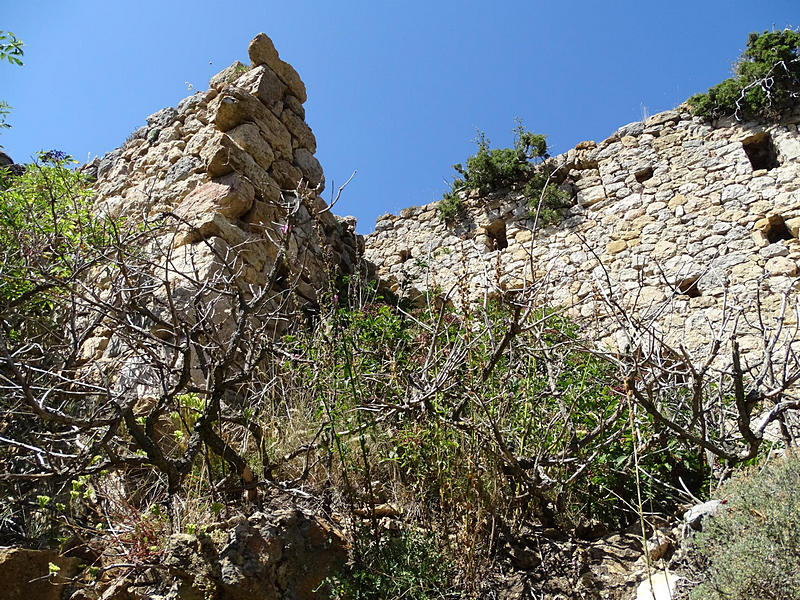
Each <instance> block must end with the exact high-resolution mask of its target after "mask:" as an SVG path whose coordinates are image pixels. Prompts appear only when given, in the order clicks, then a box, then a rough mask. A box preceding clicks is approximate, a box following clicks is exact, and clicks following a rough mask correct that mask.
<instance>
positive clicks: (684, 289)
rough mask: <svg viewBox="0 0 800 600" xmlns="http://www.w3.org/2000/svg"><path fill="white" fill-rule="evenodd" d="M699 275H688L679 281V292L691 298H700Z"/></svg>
mask: <svg viewBox="0 0 800 600" xmlns="http://www.w3.org/2000/svg"><path fill="white" fill-rule="evenodd" d="M699 279H700V278H699V277H687V278H686V279H682V280H681V281H679V282H678V284H677V288H678V293H679V294H682V295H684V296H688V297H689V298H699V297H700V290H699V289H698V288H697V282H698V280H699Z"/></svg>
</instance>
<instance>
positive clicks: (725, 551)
mask: <svg viewBox="0 0 800 600" xmlns="http://www.w3.org/2000/svg"><path fill="white" fill-rule="evenodd" d="M720 496H721V497H722V498H724V500H725V504H724V506H723V510H721V511H720V512H719V513H718V514H717V515H716V516H715V517H714V518H713V519H709V520H707V521H705V523H704V525H703V528H704V529H703V531H702V532H700V533H698V534H697V538H696V541H695V546H696V549H697V550H698V552H699V553H700V554H701V555H702V556H703V557H704V558H705V559H707V561H708V562H707V565H706V569H705V575H706V577H707V579H706V581H705V582H704V583H702V584H701V585H700V586H698V587H697V588H696V589H695V590H693V592H692V598H696V599H702V600H712V599H722V598H724V599H726V600H736V599H742V600H744V599H749V598H780V599H786V600H789V599H792V598H794V599H797V598H800V568H799V567H800V458H798V457H797V456H790V457H788V458H785V459H783V460H780V461H778V462H776V463H773V464H771V465H768V466H767V467H766V468H765V469H764V470H763V471H762V472H758V471H751V472H750V473H747V474H744V475H741V476H739V477H737V478H735V479H733V480H732V481H730V482H729V483H728V484H727V485H725V486H724V487H723V488H722V489H721V490H720Z"/></svg>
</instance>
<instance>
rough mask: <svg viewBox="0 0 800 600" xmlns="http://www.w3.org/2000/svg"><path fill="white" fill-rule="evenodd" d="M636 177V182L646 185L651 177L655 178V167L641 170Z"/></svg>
mask: <svg viewBox="0 0 800 600" xmlns="http://www.w3.org/2000/svg"><path fill="white" fill-rule="evenodd" d="M633 176H634V177H636V181H638V182H639V183H644V182H645V181H647V180H648V179H650V178H651V177H653V167H645V168H644V169H639V170H638V171H636V172H635V173H634V174H633Z"/></svg>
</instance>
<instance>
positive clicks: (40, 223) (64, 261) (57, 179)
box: [0, 151, 110, 336]
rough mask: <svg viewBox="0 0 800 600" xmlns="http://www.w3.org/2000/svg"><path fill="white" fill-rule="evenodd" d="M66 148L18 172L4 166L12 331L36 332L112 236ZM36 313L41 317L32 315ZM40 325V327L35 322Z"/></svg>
mask: <svg viewBox="0 0 800 600" xmlns="http://www.w3.org/2000/svg"><path fill="white" fill-rule="evenodd" d="M74 164H75V161H74V160H72V158H71V157H69V156H67V155H66V154H64V153H63V152H59V151H51V152H46V153H41V154H40V155H39V159H38V161H37V162H35V163H33V164H30V165H28V167H27V168H26V170H25V172H24V173H23V174H22V175H19V176H15V175H12V174H11V173H9V172H7V171H4V170H2V169H0V247H1V248H2V252H3V263H2V267H0V317H2V318H3V319H5V321H6V323H7V324H8V326H10V331H11V332H12V333H13V332H16V334H21V333H23V332H22V331H20V330H19V329H18V328H19V326H20V325H19V324H21V323H26V324H27V329H26V331H25V332H24V333H25V334H26V335H28V336H31V335H36V332H35V331H33V330H32V329H31V327H30V326H31V324H37V325H40V326H41V325H45V323H46V319H45V316H46V315H47V316H48V317H49V318H50V319H51V320H52V318H55V317H57V315H53V314H52V311H53V310H54V307H55V304H56V303H55V302H54V300H55V298H56V296H57V295H58V294H59V293H60V290H61V288H62V287H63V286H64V285H65V284H66V283H67V282H69V281H70V280H71V279H72V278H74V277H75V276H77V275H78V274H80V273H81V272H83V271H84V270H85V269H86V268H88V266H89V265H90V264H92V260H93V259H94V258H95V257H96V255H97V253H98V252H99V251H100V249H101V248H102V247H103V246H104V245H105V244H106V243H107V242H108V238H109V235H110V232H109V229H108V223H107V222H106V221H105V220H103V219H98V218H97V217H96V216H95V215H94V214H93V213H92V210H91V189H90V186H89V183H88V182H87V181H86V178H85V177H84V175H83V174H81V173H80V172H79V171H77V170H75V169H74V168H73V165H74ZM33 315H39V316H40V317H41V318H38V319H31V318H30V317H32V316H33ZM34 329H35V328H34Z"/></svg>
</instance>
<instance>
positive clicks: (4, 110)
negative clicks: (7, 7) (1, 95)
mask: <svg viewBox="0 0 800 600" xmlns="http://www.w3.org/2000/svg"><path fill="white" fill-rule="evenodd" d="M24 45H25V44H23V43H22V40H20V39H18V38H17V36H15V35H14V34H13V33H11V32H10V31H0V61H3V60H7V61H8V62H9V63H11V64H12V65H20V66H21V65H22V58H20V57H21V56H22V55H23V54H24V51H23V50H22V47H23V46H24ZM10 111H11V107H10V106H9V105H8V103H7V102H6V101H5V100H0V129H2V128H4V127H11V126H10V125H9V124H8V123H6V117H7V116H8V113H9V112H10ZM1 147H2V146H0V148H1Z"/></svg>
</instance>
